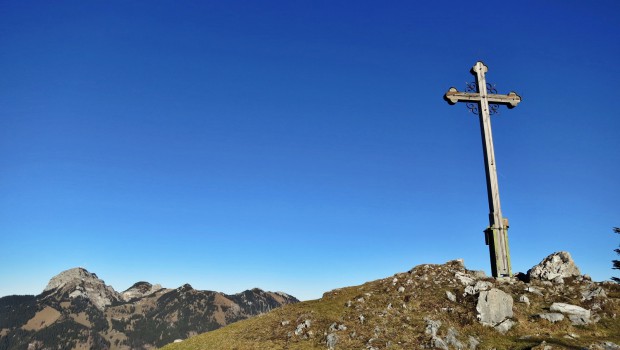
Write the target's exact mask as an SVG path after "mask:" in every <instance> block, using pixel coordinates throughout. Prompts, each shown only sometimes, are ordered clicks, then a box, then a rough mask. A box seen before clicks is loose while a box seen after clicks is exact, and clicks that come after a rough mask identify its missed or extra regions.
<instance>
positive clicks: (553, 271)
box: [527, 252, 581, 283]
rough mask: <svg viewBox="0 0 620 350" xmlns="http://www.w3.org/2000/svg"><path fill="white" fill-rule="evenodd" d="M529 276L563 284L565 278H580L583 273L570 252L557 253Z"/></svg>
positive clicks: (544, 260)
mask: <svg viewBox="0 0 620 350" xmlns="http://www.w3.org/2000/svg"><path fill="white" fill-rule="evenodd" d="M527 274H528V276H529V278H530V279H537V280H543V281H554V282H556V283H563V279H564V278H568V277H577V276H580V275H581V272H580V271H579V268H578V267H577V265H575V262H574V261H573V258H572V257H571V256H570V254H569V253H568V252H557V253H553V254H551V255H549V256H548V257H546V258H545V259H543V261H541V262H540V263H539V264H538V265H536V266H534V267H532V268H531V269H530V270H529V271H528V272H527Z"/></svg>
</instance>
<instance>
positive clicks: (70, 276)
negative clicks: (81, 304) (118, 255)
mask: <svg viewBox="0 0 620 350" xmlns="http://www.w3.org/2000/svg"><path fill="white" fill-rule="evenodd" d="M43 292H52V293H53V294H57V295H66V296H68V297H69V298H71V299H74V298H77V297H82V298H85V299H88V300H90V302H91V303H92V304H93V305H94V306H95V307H97V308H98V309H99V310H103V309H104V308H105V307H106V306H108V305H111V304H112V303H113V302H117V301H119V300H121V296H120V295H119V294H118V293H117V292H116V291H115V290H114V289H113V288H112V287H110V286H107V285H106V284H105V282H104V281H103V280H101V279H99V278H98V277H97V275H96V274H94V273H90V272H88V271H86V269H84V268H81V267H76V268H73V269H69V270H66V271H63V272H61V273H59V274H58V275H56V276H54V277H52V279H51V280H50V281H49V283H48V284H47V287H45V289H44V290H43Z"/></svg>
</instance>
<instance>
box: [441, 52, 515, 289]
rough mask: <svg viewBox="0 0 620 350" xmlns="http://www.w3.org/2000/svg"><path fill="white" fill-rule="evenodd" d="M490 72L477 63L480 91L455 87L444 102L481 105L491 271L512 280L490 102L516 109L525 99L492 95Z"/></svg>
mask: <svg viewBox="0 0 620 350" xmlns="http://www.w3.org/2000/svg"><path fill="white" fill-rule="evenodd" d="M487 71H488V67H487V66H485V65H484V63H482V62H476V64H475V65H474V67H473V68H472V69H471V73H472V74H473V75H474V76H475V77H476V83H477V87H476V89H477V91H475V92H459V91H457V90H456V89H455V88H453V87H452V88H450V89H449V90H448V92H446V94H445V96H444V99H445V100H446V101H448V103H450V104H451V105H453V104H456V103H457V102H466V103H468V104H472V103H475V104H477V110H478V114H479V116H480V131H481V133H482V145H483V148H484V165H485V167H484V170H485V172H486V178H487V194H488V197H489V211H490V213H489V227H488V228H487V229H486V230H485V231H484V233H485V241H486V244H487V245H488V246H489V252H490V254H491V272H492V273H493V277H509V276H512V269H511V266H510V250H509V249H508V219H506V218H504V217H502V209H501V207H500V203H499V186H498V183H497V167H496V164H495V152H494V151H493V135H492V134H491V113H490V110H489V103H491V104H492V105H499V104H503V105H507V106H508V108H514V107H516V106H517V104H518V103H519V102H521V97H519V95H517V94H516V93H514V92H510V93H509V94H508V95H498V94H489V93H488V92H487V82H486V80H485V77H484V74H485V73H486V72H487ZM474 109H475V108H474Z"/></svg>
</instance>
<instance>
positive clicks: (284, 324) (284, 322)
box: [280, 320, 291, 326]
mask: <svg viewBox="0 0 620 350" xmlns="http://www.w3.org/2000/svg"><path fill="white" fill-rule="evenodd" d="M289 323H291V322H290V321H288V320H287V321H282V322H280V324H282V326H288V325H289Z"/></svg>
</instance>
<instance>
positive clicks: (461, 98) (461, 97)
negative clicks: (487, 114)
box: [443, 87, 521, 108]
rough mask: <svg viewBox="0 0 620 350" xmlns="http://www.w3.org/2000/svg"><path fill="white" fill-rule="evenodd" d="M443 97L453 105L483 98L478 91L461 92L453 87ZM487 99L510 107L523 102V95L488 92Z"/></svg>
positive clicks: (478, 100)
mask: <svg viewBox="0 0 620 350" xmlns="http://www.w3.org/2000/svg"><path fill="white" fill-rule="evenodd" d="M443 98H444V100H446V101H448V103H449V104H451V105H453V104H456V103H457V102H480V100H481V97H480V94H479V93H477V92H460V91H458V90H457V89H456V88H453V87H451V88H450V89H449V90H448V92H446V94H445V95H444V96H443ZM487 99H488V101H489V103H493V104H500V105H506V106H508V108H515V107H516V106H517V104H519V102H521V96H519V95H517V94H516V93H515V92H512V91H511V92H510V93H508V95H499V94H488V95H487Z"/></svg>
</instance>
